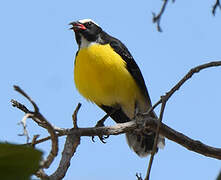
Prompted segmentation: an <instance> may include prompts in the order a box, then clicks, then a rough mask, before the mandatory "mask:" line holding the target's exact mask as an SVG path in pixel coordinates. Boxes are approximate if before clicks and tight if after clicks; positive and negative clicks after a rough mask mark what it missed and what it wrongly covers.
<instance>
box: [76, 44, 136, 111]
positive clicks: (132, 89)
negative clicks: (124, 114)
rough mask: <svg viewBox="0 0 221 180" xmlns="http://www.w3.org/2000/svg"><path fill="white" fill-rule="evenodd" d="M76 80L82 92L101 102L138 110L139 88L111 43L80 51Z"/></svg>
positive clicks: (86, 96)
mask: <svg viewBox="0 0 221 180" xmlns="http://www.w3.org/2000/svg"><path fill="white" fill-rule="evenodd" d="M74 80H75V84H76V87H77V89H78V91H79V92H80V93H81V94H82V95H83V96H84V97H85V98H86V99H88V100H90V101H92V102H95V103H96V104H98V105H101V104H103V105H107V106H111V105H115V104H120V105H122V106H125V108H126V109H127V111H131V110H132V109H134V103H135V100H136V98H137V97H138V96H139V92H140V91H139V90H138V87H137V85H136V83H135V81H134V79H133V78H132V76H131V75H130V73H129V72H128V70H127V69H126V62H125V61H124V60H123V59H122V58H121V57H120V56H119V55H118V54H117V53H115V52H114V50H113V49H112V48H111V46H110V45H109V44H107V45H99V44H94V45H91V46H89V47H88V48H82V49H80V50H79V52H78V55H77V57H76V60H75V68H74Z"/></svg>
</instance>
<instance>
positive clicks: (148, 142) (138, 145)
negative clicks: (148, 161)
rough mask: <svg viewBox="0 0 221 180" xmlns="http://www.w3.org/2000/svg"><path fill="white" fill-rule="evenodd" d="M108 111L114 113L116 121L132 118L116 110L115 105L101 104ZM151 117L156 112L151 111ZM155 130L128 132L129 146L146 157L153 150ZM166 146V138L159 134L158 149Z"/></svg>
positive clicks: (122, 121)
mask: <svg viewBox="0 0 221 180" xmlns="http://www.w3.org/2000/svg"><path fill="white" fill-rule="evenodd" d="M100 107H101V108H102V109H103V110H104V111H105V112H106V113H112V112H114V113H112V114H111V115H110V116H111V118H112V119H113V120H114V121H115V122H116V123H124V122H128V121H130V118H128V117H127V116H126V114H125V113H124V112H123V111H122V110H121V109H117V110H114V108H113V107H110V106H100ZM151 117H154V118H155V117H156V115H155V113H154V112H153V113H151ZM154 138H155V132H152V131H150V132H148V133H146V134H144V133H137V132H131V133H126V139H127V143H128V145H129V147H130V148H131V149H132V150H133V151H134V152H135V153H136V154H137V155H138V156H140V157H145V156H147V155H148V154H150V153H151V151H152V150H153V144H154ZM164 146H165V138H164V137H163V136H161V135H159V138H158V144H157V150H158V148H160V149H163V148H164Z"/></svg>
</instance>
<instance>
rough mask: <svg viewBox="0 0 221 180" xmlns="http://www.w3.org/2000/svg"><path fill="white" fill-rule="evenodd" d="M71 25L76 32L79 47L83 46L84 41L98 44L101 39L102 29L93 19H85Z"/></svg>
mask: <svg viewBox="0 0 221 180" xmlns="http://www.w3.org/2000/svg"><path fill="white" fill-rule="evenodd" d="M70 25H71V26H72V27H71V28H70V29H72V30H73V31H74V32H75V38H76V41H77V43H78V45H79V47H80V46H81V45H82V41H83V39H84V41H85V40H86V41H88V43H90V42H96V41H97V40H98V38H99V34H100V33H101V32H102V29H101V28H100V27H99V26H98V25H97V24H96V23H95V22H93V21H92V20H91V19H83V20H79V21H76V22H71V23H70Z"/></svg>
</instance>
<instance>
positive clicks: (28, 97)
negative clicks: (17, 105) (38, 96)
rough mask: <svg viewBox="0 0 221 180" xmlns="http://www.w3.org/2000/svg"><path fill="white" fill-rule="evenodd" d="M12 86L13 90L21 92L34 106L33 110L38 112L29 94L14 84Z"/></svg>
mask: <svg viewBox="0 0 221 180" xmlns="http://www.w3.org/2000/svg"><path fill="white" fill-rule="evenodd" d="M13 87H14V89H15V91H17V92H19V93H20V94H22V95H23V96H24V97H26V98H27V99H28V100H29V102H30V103H31V104H32V106H33V107H34V110H35V112H36V113H37V112H39V108H38V106H37V105H36V103H35V102H34V101H33V100H32V99H31V97H30V96H28V95H27V94H26V93H25V92H24V91H23V90H22V89H21V88H20V87H19V86H16V85H14V86H13Z"/></svg>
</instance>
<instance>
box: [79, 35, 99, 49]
mask: <svg viewBox="0 0 221 180" xmlns="http://www.w3.org/2000/svg"><path fill="white" fill-rule="evenodd" d="M93 44H96V41H94V42H90V41H88V40H87V39H85V38H84V37H83V36H82V35H81V45H80V49H82V48H88V47H90V46H91V45H93Z"/></svg>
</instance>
